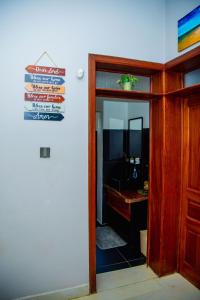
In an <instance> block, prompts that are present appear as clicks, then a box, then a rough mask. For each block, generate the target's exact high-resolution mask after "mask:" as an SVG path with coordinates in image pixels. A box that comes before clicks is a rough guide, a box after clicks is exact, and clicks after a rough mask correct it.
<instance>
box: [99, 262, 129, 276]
mask: <svg viewBox="0 0 200 300" xmlns="http://www.w3.org/2000/svg"><path fill="white" fill-rule="evenodd" d="M125 268H130V265H129V264H128V263H127V262H122V263H119V264H113V265H105V266H97V270H96V272H97V274H99V273H105V272H111V271H115V270H121V269H125Z"/></svg>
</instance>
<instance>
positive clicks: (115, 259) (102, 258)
mask: <svg viewBox="0 0 200 300" xmlns="http://www.w3.org/2000/svg"><path fill="white" fill-rule="evenodd" d="M123 261H125V259H124V258H123V257H122V256H121V255H120V254H119V253H118V251H117V250H116V248H112V249H107V250H101V249H99V248H98V247H96V262H97V267H99V266H105V265H111V264H116V263H121V262H123Z"/></svg>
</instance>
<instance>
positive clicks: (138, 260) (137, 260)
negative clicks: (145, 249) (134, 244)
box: [128, 254, 146, 267]
mask: <svg viewBox="0 0 200 300" xmlns="http://www.w3.org/2000/svg"><path fill="white" fill-rule="evenodd" d="M128 263H129V264H130V266H131V267H135V266H139V265H144V264H145V263H146V257H145V256H144V255H143V254H141V256H140V257H137V258H135V259H133V260H129V261H128Z"/></svg>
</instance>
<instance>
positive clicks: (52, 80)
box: [24, 74, 65, 85]
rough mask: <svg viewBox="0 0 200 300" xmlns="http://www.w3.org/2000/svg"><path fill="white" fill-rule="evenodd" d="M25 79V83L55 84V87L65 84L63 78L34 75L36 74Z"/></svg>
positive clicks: (26, 75) (26, 76) (28, 75)
mask: <svg viewBox="0 0 200 300" xmlns="http://www.w3.org/2000/svg"><path fill="white" fill-rule="evenodd" d="M24 79H25V82H31V83H44V84H55V85H62V84H63V83H64V82H65V81H64V79H63V78H62V77H57V76H44V75H34V74H25V78H24Z"/></svg>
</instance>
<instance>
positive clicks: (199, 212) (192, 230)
mask: <svg viewBox="0 0 200 300" xmlns="http://www.w3.org/2000/svg"><path fill="white" fill-rule="evenodd" d="M183 111H184V112H183V160H182V163H183V166H182V170H183V174H182V176H183V178H182V191H183V193H182V204H181V224H180V226H181V243H180V245H181V247H180V273H181V274H183V275H184V276H185V277H187V278H188V279H189V280H190V281H192V282H193V283H194V284H195V285H196V286H197V287H199V288H200V96H197V95H195V96H191V97H190V98H189V99H185V103H184V109H183Z"/></svg>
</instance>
